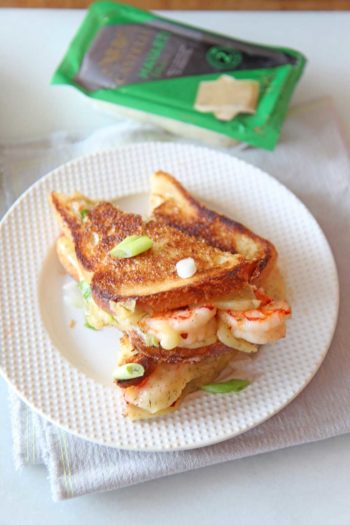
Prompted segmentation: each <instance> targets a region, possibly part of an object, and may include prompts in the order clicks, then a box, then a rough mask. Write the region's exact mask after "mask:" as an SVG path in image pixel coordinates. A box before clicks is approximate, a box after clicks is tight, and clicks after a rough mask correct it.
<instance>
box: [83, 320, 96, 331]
mask: <svg viewBox="0 0 350 525" xmlns="http://www.w3.org/2000/svg"><path fill="white" fill-rule="evenodd" d="M84 326H85V328H89V329H90V330H95V331H96V330H97V328H95V327H94V326H92V324H90V323H89V322H88V321H85V324H84Z"/></svg>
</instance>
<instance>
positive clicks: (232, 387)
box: [202, 379, 250, 394]
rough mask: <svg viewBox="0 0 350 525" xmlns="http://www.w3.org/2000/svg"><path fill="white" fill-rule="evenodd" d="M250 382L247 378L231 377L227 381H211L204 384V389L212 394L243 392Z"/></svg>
mask: <svg viewBox="0 0 350 525" xmlns="http://www.w3.org/2000/svg"><path fill="white" fill-rule="evenodd" d="M249 384H250V382H249V381H247V380H246V379H230V381H226V382H225V383H210V384H208V385H203V386H202V390H205V392H210V393H212V394H228V393H229V392H241V390H244V389H245V388H246V387H247V386H248V385H249Z"/></svg>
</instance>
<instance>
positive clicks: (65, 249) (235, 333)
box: [57, 236, 291, 353]
mask: <svg viewBox="0 0 350 525" xmlns="http://www.w3.org/2000/svg"><path fill="white" fill-rule="evenodd" d="M57 242H58V246H59V249H58V251H59V253H60V254H61V260H62V257H65V259H66V261H68V264H69V265H70V266H72V267H73V268H74V270H75V272H74V273H75V274H76V275H78V277H79V279H80V282H81V283H84V282H85V283H86V284H85V293H84V292H83V298H84V309H85V315H86V321H87V323H88V325H90V326H91V327H92V328H95V329H97V330H99V329H101V328H103V327H104V326H110V325H112V326H116V327H117V328H119V329H120V330H121V331H123V332H131V331H134V332H135V333H136V334H137V335H138V336H139V337H140V338H142V340H143V343H144V345H145V346H147V347H154V348H158V347H161V348H162V349H164V350H169V351H171V350H173V349H175V348H177V347H181V348H187V349H189V350H191V349H195V348H200V347H203V346H209V345H211V344H213V343H216V342H217V341H220V342H221V343H223V344H224V345H226V346H227V347H230V348H234V349H237V350H240V351H243V352H248V353H249V352H256V351H257V346H256V345H262V344H267V343H271V342H274V341H277V340H278V339H280V338H282V337H284V335H285V332H286V326H285V322H286V320H287V319H288V317H289V316H290V314H291V310H290V307H289V305H288V304H287V302H286V301H282V300H274V299H273V298H271V297H269V296H268V295H266V293H265V292H264V291H263V289H262V288H257V287H255V286H253V285H247V286H246V287H245V288H244V289H243V290H239V291H238V292H237V293H236V294H235V295H234V296H231V297H225V298H220V299H217V300H213V301H211V302H210V303H208V304H205V305H195V306H189V307H187V308H181V309H177V310H170V311H168V312H165V313H157V314H154V315H151V314H149V313H147V312H145V311H142V310H141V309H139V308H138V307H137V305H136V301H132V300H129V301H125V302H119V303H112V302H110V304H109V311H108V312H107V311H105V310H104V309H102V308H101V307H100V306H98V305H97V304H96V302H95V301H94V299H93V297H92V294H91V290H90V289H89V284H88V283H87V282H86V281H85V280H84V275H83V272H82V270H81V268H80V265H79V262H78V260H77V258H76V255H75V251H74V245H73V243H72V242H71V241H70V240H69V239H67V237H65V236H61V237H60V238H59V240H58V241H57ZM83 288H84V286H83Z"/></svg>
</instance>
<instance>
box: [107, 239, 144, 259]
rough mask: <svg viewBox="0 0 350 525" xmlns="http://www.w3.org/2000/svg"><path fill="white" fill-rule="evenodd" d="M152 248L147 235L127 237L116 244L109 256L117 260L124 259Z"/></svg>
mask: <svg viewBox="0 0 350 525" xmlns="http://www.w3.org/2000/svg"><path fill="white" fill-rule="evenodd" d="M152 246H153V241H152V239H150V238H149V237H147V235H129V237H126V238H125V239H124V240H123V241H122V242H120V243H119V244H117V246H115V247H114V248H113V249H112V250H111V251H110V252H109V254H110V255H111V256H112V257H115V258H117V259H126V258H128V257H135V255H139V254H140V253H143V252H146V251H147V250H149V249H150V248H152Z"/></svg>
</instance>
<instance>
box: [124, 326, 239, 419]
mask: <svg viewBox="0 0 350 525" xmlns="http://www.w3.org/2000/svg"><path fill="white" fill-rule="evenodd" d="M145 359H146V360H145ZM242 360H249V356H247V355H242V353H240V352H238V351H237V350H233V349H232V348H231V349H229V351H228V352H226V353H224V354H221V355H215V356H214V357H211V356H208V357H207V358H206V359H202V360H201V361H200V362H198V363H187V362H181V363H175V364H174V363H163V362H157V361H152V360H151V359H149V358H147V357H146V358H145V356H144V355H143V354H139V353H138V351H137V350H136V349H135V348H134V347H133V345H132V343H131V341H130V339H129V338H128V337H127V336H123V337H122V338H121V340H120V352H119V356H118V364H119V365H122V364H125V363H129V362H137V363H141V364H143V366H144V368H145V374H144V376H143V377H141V378H137V379H131V380H127V381H116V384H117V386H118V387H120V388H122V392H123V397H124V400H125V402H126V408H125V414H126V415H127V416H128V417H130V418H131V419H147V418H150V417H159V416H163V415H165V414H168V413H170V412H173V411H174V410H176V409H177V408H178V407H179V405H180V404H181V402H182V401H183V399H184V398H185V397H186V395H188V394H190V393H191V392H194V391H196V390H198V389H200V388H201V386H203V385H206V384H208V383H211V382H212V381H214V380H215V379H216V378H217V377H218V376H219V375H220V374H221V372H222V371H223V370H224V369H225V368H226V367H227V365H228V364H229V363H232V362H235V361H242Z"/></svg>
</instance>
